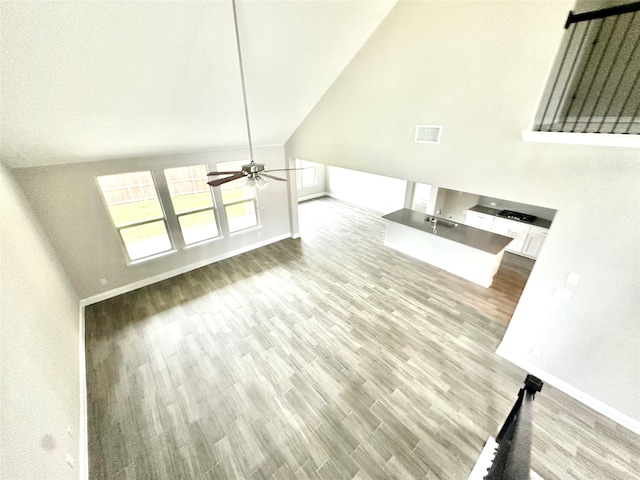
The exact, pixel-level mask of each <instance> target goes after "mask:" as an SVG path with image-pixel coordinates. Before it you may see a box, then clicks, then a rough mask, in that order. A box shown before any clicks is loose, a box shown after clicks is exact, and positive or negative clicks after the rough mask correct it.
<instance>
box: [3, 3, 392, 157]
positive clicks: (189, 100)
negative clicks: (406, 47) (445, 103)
mask: <svg viewBox="0 0 640 480" xmlns="http://www.w3.org/2000/svg"><path fill="white" fill-rule="evenodd" d="M396 1H397V0H366V1H353V0H340V1H325V0H315V1H314V0H309V1H301V0H298V1H296V0H289V1H267V0H264V1H247V0H238V6H237V8H238V22H239V27H240V40H241V44H242V54H243V61H244V67H245V77H246V88H247V96H248V104H249V115H250V121H251V132H252V136H253V142H254V145H274V144H276V145H277V144H283V143H284V142H286V140H287V139H288V138H289V136H290V135H291V134H292V133H293V132H294V130H295V129H296V127H297V126H298V125H299V124H300V123H301V122H302V121H303V120H304V118H305V116H306V115H307V114H308V113H309V112H310V110H311V109H312V108H313V106H314V105H315V104H316V103H317V101H318V100H319V99H320V98H321V96H322V95H323V94H324V92H325V91H326V90H327V89H328V88H329V86H330V85H331V84H332V83H333V81H334V80H335V79H336V78H337V76H338V75H339V74H340V72H341V71H342V70H343V69H344V68H345V66H346V65H347V64H348V63H349V61H350V60H351V59H352V58H353V56H354V55H355V54H356V53H357V51H358V50H359V48H360V47H361V46H362V45H363V44H364V42H366V40H367V39H368V38H369V36H370V35H371V34H372V33H373V31H374V30H375V28H376V27H377V26H378V25H379V23H380V22H381V21H382V19H383V18H384V17H385V16H386V14H387V13H388V12H389V11H390V10H391V8H393V6H394V4H395V3H396ZM232 12H233V11H232V5H231V1H230V0H217V1H185V2H161V1H151V2H134V1H120V2H115V1H109V2H84V1H82V2H62V1H52V2H22V1H5V0H3V1H2V2H1V12H0V13H1V28H2V37H1V44H0V61H1V67H2V76H1V84H0V86H1V90H0V94H1V98H0V100H1V103H0V114H1V117H0V128H1V130H0V142H1V143H0V159H1V160H2V161H3V162H4V163H5V164H7V165H9V166H10V167H25V166H34V165H47V164H57V163H72V162H82V161H95V160H102V159H109V158H123V157H124V158H126V157H135V156H146V155H156V154H169V153H178V152H190V151H206V150H217V149H225V148H234V147H245V146H247V134H246V127H245V121H244V113H243V105H242V90H241V84H240V74H239V67H238V57H237V51H236V43H235V33H234V27H233V13H232Z"/></svg>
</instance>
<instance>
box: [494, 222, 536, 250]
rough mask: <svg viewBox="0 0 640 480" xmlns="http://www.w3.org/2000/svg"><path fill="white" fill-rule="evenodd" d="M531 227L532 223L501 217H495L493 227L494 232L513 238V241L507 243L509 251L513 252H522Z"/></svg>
mask: <svg viewBox="0 0 640 480" xmlns="http://www.w3.org/2000/svg"><path fill="white" fill-rule="evenodd" d="M529 229H530V225H527V224H526V223H520V222H516V221H513V220H507V219H506V218H499V217H495V218H494V220H493V225H492V227H491V231H492V232H493V233H499V234H500V235H506V236H507V237H511V238H513V241H512V242H511V243H510V244H509V245H507V251H508V252H513V253H522V247H524V244H525V241H526V240H527V235H528V234H529Z"/></svg>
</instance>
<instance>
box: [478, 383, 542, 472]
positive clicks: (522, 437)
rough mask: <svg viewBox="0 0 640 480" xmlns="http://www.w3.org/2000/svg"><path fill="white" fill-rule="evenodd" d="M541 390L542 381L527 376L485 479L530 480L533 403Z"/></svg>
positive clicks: (505, 423)
mask: <svg viewBox="0 0 640 480" xmlns="http://www.w3.org/2000/svg"><path fill="white" fill-rule="evenodd" d="M540 390H542V381H540V379H538V378H536V377H534V376H533V375H527V378H526V379H525V381H524V387H523V388H521V389H520V392H518V399H517V400H516V403H515V404H514V405H513V408H512V409H511V412H510V413H509V416H508V417H507V419H506V420H505V422H504V425H502V428H501V429H500V433H498V436H497V437H496V442H498V449H497V450H496V454H495V457H494V459H493V463H492V464H491V468H490V469H489V471H488V473H487V475H486V476H485V477H484V479H485V480H529V475H530V471H531V438H532V431H533V400H534V398H535V395H536V393H537V392H539V391H540Z"/></svg>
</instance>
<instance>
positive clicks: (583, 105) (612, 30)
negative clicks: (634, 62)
mask: <svg viewBox="0 0 640 480" xmlns="http://www.w3.org/2000/svg"><path fill="white" fill-rule="evenodd" d="M619 19H620V16H616V18H615V21H614V23H613V26H612V27H611V30H610V32H611V33H610V34H609V35H608V36H607V43H605V45H604V47H603V48H602V54H601V55H600V59H599V60H598V65H597V66H596V71H595V73H594V74H593V76H592V77H591V82H590V83H589V87H588V88H587V91H586V93H585V94H584V101H583V102H582V107H580V111H579V112H578V116H577V119H580V117H582V112H583V110H584V107H585V105H586V104H587V101H588V100H589V96H590V95H591V90H592V89H593V85H594V84H595V82H596V79H597V78H598V75H599V74H600V67H602V62H603V60H604V58H605V57H606V55H607V50H608V49H609V45H610V44H611V38H613V32H614V31H615V28H616V26H617V25H618V20H619ZM606 21H607V19H606V18H603V19H602V23H601V24H600V30H599V31H598V38H600V32H601V31H602V28H603V26H604V24H605V22H606ZM593 112H594V110H591V114H590V115H589V119H588V120H587V121H586V122H585V125H584V128H583V129H582V133H585V132H586V131H587V129H588V128H589V125H590V124H591V119H592V118H593ZM576 122H577V121H576ZM576 125H577V123H576V124H574V126H573V130H572V131H575V127H576Z"/></svg>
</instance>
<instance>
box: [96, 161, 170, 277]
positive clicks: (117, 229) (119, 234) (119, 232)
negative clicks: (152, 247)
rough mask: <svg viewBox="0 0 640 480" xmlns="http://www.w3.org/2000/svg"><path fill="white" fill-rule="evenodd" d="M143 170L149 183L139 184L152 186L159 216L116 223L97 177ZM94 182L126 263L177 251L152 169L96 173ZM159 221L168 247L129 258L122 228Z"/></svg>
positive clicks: (144, 260) (150, 258)
mask: <svg viewBox="0 0 640 480" xmlns="http://www.w3.org/2000/svg"><path fill="white" fill-rule="evenodd" d="M144 172H148V173H149V175H150V177H151V182H152V183H151V184H147V183H144V184H143V183H141V184H140V185H143V186H145V187H150V186H151V187H153V189H154V191H155V193H156V197H155V198H156V200H157V201H158V205H159V206H160V212H161V216H159V217H155V218H151V219H146V220H143V221H140V222H133V223H127V224H124V225H120V226H118V225H116V222H115V220H114V218H113V215H112V213H111V209H110V208H109V204H108V202H107V199H106V197H105V191H104V190H103V189H102V185H100V181H99V179H100V178H102V177H112V176H116V175H129V174H136V173H144ZM95 182H96V186H97V187H98V191H99V192H100V196H101V197H102V202H103V204H104V206H105V208H106V210H107V215H108V217H109V220H110V221H111V226H112V227H113V228H114V230H115V232H116V237H117V238H118V241H119V243H120V246H121V248H122V250H123V251H124V255H125V259H126V260H127V265H135V264H138V263H142V262H146V261H148V260H152V259H154V258H157V257H162V256H164V255H168V254H171V253H174V252H176V251H177V249H176V247H175V242H174V240H173V237H172V235H171V229H170V228H169V223H168V221H167V212H166V211H165V208H164V205H163V204H162V200H161V198H160V192H159V191H158V182H157V181H156V179H155V176H154V173H153V171H152V170H144V169H143V170H134V171H127V172H119V173H108V174H104V175H96V177H95ZM110 190H115V189H110ZM159 221H162V222H163V224H164V229H165V232H166V234H167V239H168V240H169V248H168V249H167V250H163V251H161V252H154V253H151V254H149V255H145V256H143V257H139V258H135V259H134V258H131V255H130V254H129V249H128V248H127V242H126V241H125V239H124V237H123V236H122V230H125V229H129V228H134V227H140V226H143V225H148V224H151V223H157V222H159Z"/></svg>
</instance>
